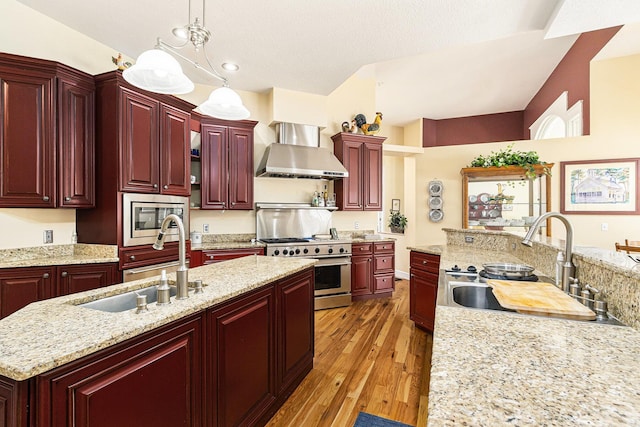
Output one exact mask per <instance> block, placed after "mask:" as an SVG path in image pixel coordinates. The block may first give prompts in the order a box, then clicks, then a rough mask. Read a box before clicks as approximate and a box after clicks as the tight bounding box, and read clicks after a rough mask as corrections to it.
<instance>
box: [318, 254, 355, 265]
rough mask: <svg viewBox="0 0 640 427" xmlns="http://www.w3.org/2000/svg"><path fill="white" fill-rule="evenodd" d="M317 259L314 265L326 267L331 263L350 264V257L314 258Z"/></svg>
mask: <svg viewBox="0 0 640 427" xmlns="http://www.w3.org/2000/svg"><path fill="white" fill-rule="evenodd" d="M314 259H317V260H318V263H317V264H316V267H319V266H320V267H322V266H324V267H326V266H331V265H351V257H344V256H342V257H334V258H314Z"/></svg>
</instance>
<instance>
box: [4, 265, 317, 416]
mask: <svg viewBox="0 0 640 427" xmlns="http://www.w3.org/2000/svg"><path fill="white" fill-rule="evenodd" d="M314 263H315V261H314V260H308V259H287V258H285V259H283V258H267V257H262V256H250V257H244V258H239V259H236V260H232V261H228V262H224V263H219V264H214V265H210V266H204V267H199V268H195V269H192V270H190V271H189V280H190V281H195V280H202V281H203V284H204V285H205V287H204V291H203V292H202V293H199V294H194V293H193V292H191V293H190V297H189V298H188V299H186V300H180V301H175V300H174V299H173V298H172V303H171V304H169V305H166V306H158V305H157V304H155V303H152V304H149V305H148V311H146V312H143V313H140V314H136V312H135V310H128V311H124V312H117V313H110V312H103V311H98V310H93V309H88V308H83V307H78V305H79V304H82V303H85V302H89V301H93V300H97V299H101V298H104V297H106V296H109V295H116V294H120V293H123V292H128V291H131V290H136V289H142V288H145V287H148V286H150V285H154V284H156V283H157V278H155V279H141V280H138V281H135V282H129V283H126V284H119V285H114V286H110V287H107V288H101V289H97V290H93V291H87V292H83V293H79V294H72V295H68V296H64V297H58V298H53V299H49V300H44V301H40V302H36V303H33V304H30V305H28V306H27V307H25V308H23V309H21V310H19V311H17V312H16V313H13V314H12V315H10V316H9V317H7V318H5V319H2V320H0V376H1V377H0V398H2V399H3V400H4V401H5V402H7V403H6V404H5V405H4V406H3V407H4V408H5V410H6V411H7V414H0V415H4V416H5V417H6V418H7V419H8V420H9V422H8V425H9V426H22V425H41V426H45V425H46V426H50V425H67V423H68V420H74V423H76V422H77V423H80V425H82V423H83V422H87V423H88V422H89V421H93V422H97V420H102V423H103V424H100V423H98V424H97V425H109V423H111V424H110V425H118V422H119V421H123V420H126V421H127V422H133V423H134V424H135V425H152V424H151V423H152V421H155V424H153V425H167V426H169V425H177V424H175V423H176V422H179V423H180V424H185V423H186V425H216V424H227V423H235V422H239V421H243V422H246V423H247V424H253V423H259V422H260V421H261V420H265V419H268V418H269V416H270V415H271V414H272V413H273V412H274V411H275V410H276V409H277V407H279V405H281V404H282V403H283V402H284V400H285V399H286V397H287V396H288V395H289V394H290V393H291V392H292V391H293V389H295V387H296V386H297V384H298V383H299V382H300V381H301V380H302V378H304V376H305V375H306V373H308V372H309V370H311V368H312V365H313V265H314ZM173 278H174V277H173V275H171V274H170V275H169V280H170V281H172V280H173ZM167 399H168V400H167ZM30 400H31V401H33V402H34V404H33V405H32V406H31V407H32V408H34V409H32V410H30V411H28V410H27V408H28V405H27V403H28V402H29V401H30ZM165 400H166V402H165ZM167 403H169V404H170V405H171V408H172V410H171V411H169V412H170V415H168V412H167V413H165V411H162V410H161V409H162V408H163V405H166V404H167ZM114 404H117V406H118V408H119V411H115V412H114V411H113V409H112V408H113V405H114ZM153 408H155V409H156V410H158V409H160V411H158V413H159V414H161V415H159V416H157V417H152V416H150V415H149V412H150V411H152V409H153ZM136 417H142V418H136ZM28 420H31V421H29V422H28ZM34 420H35V421H34ZM140 420H144V421H143V422H142V423H139V421H140ZM104 422H107V424H104ZM158 422H159V423H160V424H158ZM74 425H75V424H74ZM91 425H94V424H93V423H92V424H91ZM121 425H124V424H121Z"/></svg>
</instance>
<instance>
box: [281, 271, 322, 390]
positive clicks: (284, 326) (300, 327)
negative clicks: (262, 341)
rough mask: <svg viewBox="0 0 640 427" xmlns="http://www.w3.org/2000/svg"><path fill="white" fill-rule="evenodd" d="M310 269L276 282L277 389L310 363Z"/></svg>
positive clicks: (305, 368) (302, 372) (311, 321)
mask: <svg viewBox="0 0 640 427" xmlns="http://www.w3.org/2000/svg"><path fill="white" fill-rule="evenodd" d="M313 282H314V275H313V270H309V271H307V272H305V273H302V274H297V275H296V276H294V277H292V278H290V279H287V280H285V281H283V282H281V283H279V284H278V304H279V305H278V307H279V310H280V311H279V316H280V317H279V327H278V361H279V362H278V384H279V386H278V390H279V391H280V390H283V389H285V388H287V386H289V385H291V384H292V383H293V382H295V381H296V379H300V378H301V376H302V375H304V373H305V372H306V370H308V369H309V368H310V367H311V366H313V348H314V347H313V345H314V342H313V339H314V336H313V331H314V301H313V289H314V283H313Z"/></svg>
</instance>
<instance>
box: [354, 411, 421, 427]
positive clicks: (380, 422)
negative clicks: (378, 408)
mask: <svg viewBox="0 0 640 427" xmlns="http://www.w3.org/2000/svg"><path fill="white" fill-rule="evenodd" d="M353 427H411V426H409V424H404V423H401V422H398V421H391V420H388V419H386V418H382V417H377V416H375V415H371V414H367V413H366V412H360V413H359V414H358V418H356V423H355V424H354V425H353Z"/></svg>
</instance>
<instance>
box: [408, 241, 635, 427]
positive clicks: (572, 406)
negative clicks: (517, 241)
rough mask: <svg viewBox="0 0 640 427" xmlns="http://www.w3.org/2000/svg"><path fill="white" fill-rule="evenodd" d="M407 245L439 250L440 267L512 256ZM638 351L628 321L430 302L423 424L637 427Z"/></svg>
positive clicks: (487, 251)
mask: <svg viewBox="0 0 640 427" xmlns="http://www.w3.org/2000/svg"><path fill="white" fill-rule="evenodd" d="M408 249H410V250H415V251H419V252H424V253H431V254H435V255H440V256H441V260H440V265H441V267H442V268H444V267H448V266H452V265H454V264H458V265H461V266H465V265H471V264H473V265H476V266H480V265H481V264H482V263H484V262H491V261H495V262H518V261H519V260H518V259H517V258H516V257H514V256H513V255H511V254H508V253H505V252H499V251H490V250H478V249H477V248H466V247H463V246H455V245H450V246H445V245H431V246H429V245H425V246H417V247H410V248H408ZM440 296H441V295H439V297H440ZM439 299H440V298H439ZM639 352H640V334H639V333H638V332H637V331H636V330H634V329H632V328H629V327H624V326H611V325H603V324H596V323H590V322H579V321H572V320H563V319H553V318H546V317H539V316H528V315H520V314H511V313H504V312H497V311H492V310H476V309H467V308H458V307H449V306H446V305H437V306H436V318H435V328H434V333H433V354H432V359H431V376H430V384H429V410H428V414H429V415H428V421H427V425H428V426H459V425H473V426H500V425H510V426H511V425H519V426H524V425H530V426H540V425H549V426H562V425H592V426H599V425H636V424H638V423H640V375H638V372H639V371H640V359H638V357H637V354H639Z"/></svg>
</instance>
